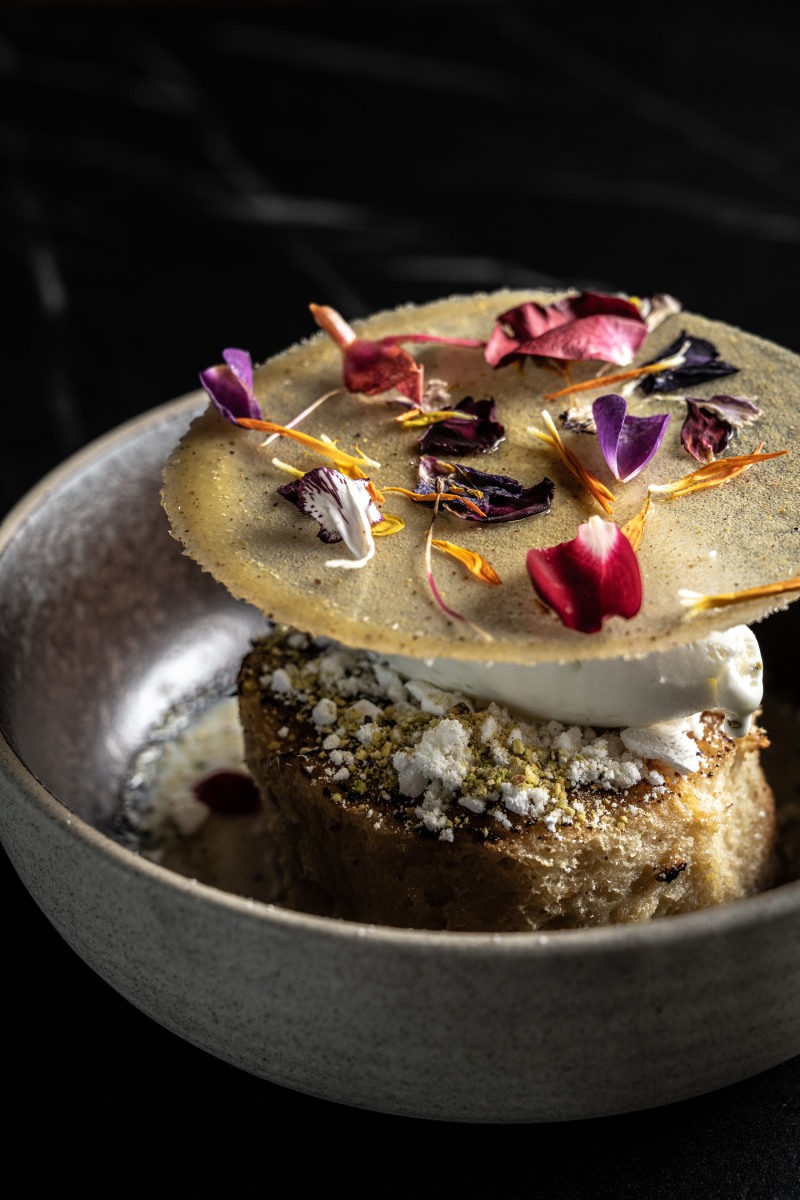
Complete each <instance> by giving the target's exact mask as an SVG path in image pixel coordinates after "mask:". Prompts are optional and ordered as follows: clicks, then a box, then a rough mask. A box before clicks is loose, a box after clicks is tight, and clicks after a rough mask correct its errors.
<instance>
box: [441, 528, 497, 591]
mask: <svg viewBox="0 0 800 1200" xmlns="http://www.w3.org/2000/svg"><path fill="white" fill-rule="evenodd" d="M431 545H433V546H435V547H436V549H437V550H442V551H444V553H445V554H451V555H452V556H453V558H457V559H458V561H459V562H460V563H463V564H464V566H465V567H466V568H467V570H468V571H470V572H471V574H473V575H474V576H475V578H476V579H480V580H481V582H482V583H490V584H492V585H497V584H498V583H502V580H501V578H500V576H499V575H498V574H497V572H496V571H495V569H494V567H493V566H492V564H491V563H490V562H489V561H488V560H487V559H485V558H484V557H483V555H482V554H478V552H477V551H476V550H466V549H465V548H464V547H463V546H456V545H455V543H454V542H445V541H443V540H442V539H441V538H433V539H432V542H431Z"/></svg>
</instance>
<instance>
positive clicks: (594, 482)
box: [528, 408, 616, 513]
mask: <svg viewBox="0 0 800 1200" xmlns="http://www.w3.org/2000/svg"><path fill="white" fill-rule="evenodd" d="M541 417H542V420H543V421H544V423H545V425H546V426H547V429H548V432H547V433H542V432H541V430H539V429H536V428H534V427H533V426H531V427H530V428H529V429H528V432H529V433H532V434H533V435H534V437H537V438H539V440H540V441H541V442H544V443H545V444H546V445H548V446H550V447H551V448H552V449H553V450H555V451H556V453H557V454H558V455H559V457H560V458H561V460H562V461H563V463H564V465H565V466H567V467H568V468H569V470H570V471H571V472H572V474H573V475H574V476H575V477H576V478H577V479H579V480H580V481H581V483H582V484H583V485H584V487H585V488H588V490H589V491H590V492H591V494H592V495H593V496H594V498H595V500H596V501H597V503H598V504H599V505H600V506H601V508H603V509H605V511H606V512H607V513H610V512H611V505H612V504H614V503H616V499H615V496H614V494H613V492H610V491H609V490H608V488H607V487H606V485H605V484H604V483H601V482H600V480H599V479H598V478H597V477H596V476H594V475H592V473H591V471H587V469H586V467H584V465H583V463H582V462H581V460H580V459H579V458H578V456H577V454H575V453H573V451H572V450H570V448H569V446H567V445H565V443H564V441H563V439H562V437H561V435H560V433H559V432H558V430H557V429H556V426H555V423H554V422H553V418H552V417H551V416H550V413H549V412H548V411H547V409H546V408H545V409H542V413H541Z"/></svg>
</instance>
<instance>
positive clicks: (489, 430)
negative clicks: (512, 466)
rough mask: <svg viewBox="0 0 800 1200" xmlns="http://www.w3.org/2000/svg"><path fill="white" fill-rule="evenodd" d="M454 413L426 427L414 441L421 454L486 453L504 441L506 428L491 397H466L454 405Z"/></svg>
mask: <svg viewBox="0 0 800 1200" xmlns="http://www.w3.org/2000/svg"><path fill="white" fill-rule="evenodd" d="M455 414H456V415H454V416H452V417H446V418H445V419H444V420H442V421H437V422H436V424H434V425H430V426H428V428H427V429H426V430H425V432H424V433H423V434H422V436H421V437H420V438H419V440H418V443H417V444H418V446H419V449H420V453H421V454H447V455H459V454H476V453H481V454H487V453H488V452H489V451H490V450H496V449H497V447H498V446H499V445H500V443H501V442H502V441H504V439H505V436H506V431H505V427H504V426H503V425H501V424H500V422H499V421H498V420H497V412H496V409H495V403H494V400H491V399H486V400H473V399H472V397H471V396H467V397H466V399H464V400H462V401H461V402H460V403H459V404H457V405H456V407H455Z"/></svg>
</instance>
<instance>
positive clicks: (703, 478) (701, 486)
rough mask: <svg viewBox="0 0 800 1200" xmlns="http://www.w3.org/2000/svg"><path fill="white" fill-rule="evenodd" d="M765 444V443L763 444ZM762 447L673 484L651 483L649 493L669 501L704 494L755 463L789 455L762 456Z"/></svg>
mask: <svg viewBox="0 0 800 1200" xmlns="http://www.w3.org/2000/svg"><path fill="white" fill-rule="evenodd" d="M762 444H763V443H762ZM760 449H761V446H759V447H758V450H756V452H755V454H732V455H730V456H729V457H728V458H716V459H714V461H713V462H710V463H706V464H705V466H703V467H698V469H697V470H696V471H692V472H690V474H688V475H684V476H683V477H682V478H681V479H676V480H675V481H674V482H673V483H660V484H655V483H651V484H650V487H649V488H648V491H650V492H653V493H658V494H660V495H663V496H665V497H666V499H667V500H677V499H678V497H680V496H688V495H690V494H691V493H692V492H702V491H704V490H705V489H706V488H712V487H719V486H720V485H721V484H723V483H727V482H728V480H729V479H735V478H736V476H737V475H741V473H742V472H743V471H746V470H747V469H748V468H749V467H752V466H753V464H754V463H758V462H765V461H766V460H767V459H769V458H780V457H781V455H783V454H788V453H789V451H788V450H774V451H773V452H772V453H771V454H760V453H759V451H760Z"/></svg>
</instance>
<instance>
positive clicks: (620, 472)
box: [592, 392, 670, 483]
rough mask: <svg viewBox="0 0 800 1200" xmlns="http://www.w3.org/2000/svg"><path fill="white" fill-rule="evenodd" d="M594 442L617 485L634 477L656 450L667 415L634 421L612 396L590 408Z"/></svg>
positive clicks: (622, 403)
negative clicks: (593, 424) (594, 427)
mask: <svg viewBox="0 0 800 1200" xmlns="http://www.w3.org/2000/svg"><path fill="white" fill-rule="evenodd" d="M592 414H593V416H594V423H595V426H596V428H597V440H598V442H599V443H600V449H601V450H602V452H603V458H604V459H605V460H606V462H607V463H608V465H609V467H610V469H611V473H612V475H613V476H614V478H615V479H619V481H620V482H621V483H627V481H628V480H629V479H633V478H634V476H635V475H638V474H639V472H640V471H641V470H643V468H644V467H646V466H647V464H648V463H649V462H650V460H651V459H652V457H653V455H654V454H655V453H656V451H657V450H658V448H659V446H660V445H661V443H662V441H663V440H664V434H665V433H666V430H667V425H669V421H670V417H669V413H662V414H659V415H657V416H650V417H635V416H633V415H631V414H629V413H628V403H627V401H626V400H625V399H624V398H623V397H622V396H618V395H616V394H615V393H614V392H612V393H611V394H610V395H608V396H600V397H598V399H597V400H595V402H594V404H593V405H592Z"/></svg>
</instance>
